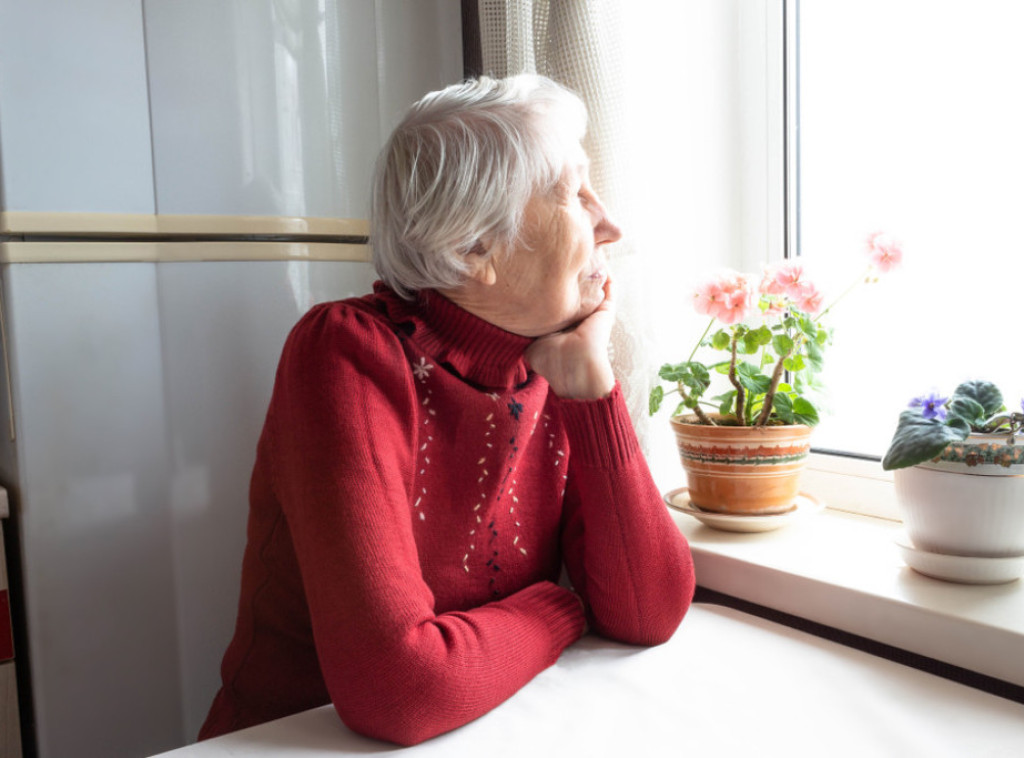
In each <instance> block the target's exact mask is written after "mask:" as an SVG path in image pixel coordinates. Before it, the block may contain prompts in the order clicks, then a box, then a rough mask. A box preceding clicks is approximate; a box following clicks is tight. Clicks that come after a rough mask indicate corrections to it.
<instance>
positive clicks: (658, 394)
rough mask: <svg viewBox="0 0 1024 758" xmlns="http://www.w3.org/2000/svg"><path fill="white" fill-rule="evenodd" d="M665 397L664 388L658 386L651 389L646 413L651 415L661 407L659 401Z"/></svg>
mask: <svg viewBox="0 0 1024 758" xmlns="http://www.w3.org/2000/svg"><path fill="white" fill-rule="evenodd" d="M664 399H665V390H664V388H663V387H661V386H658V387H654V388H653V389H651V396H650V398H649V399H648V401H647V412H648V415H650V416H653V415H654V414H655V413H657V412H658V409H659V408H661V401H662V400H664Z"/></svg>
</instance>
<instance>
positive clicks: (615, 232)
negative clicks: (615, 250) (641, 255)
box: [594, 200, 622, 245]
mask: <svg viewBox="0 0 1024 758" xmlns="http://www.w3.org/2000/svg"><path fill="white" fill-rule="evenodd" d="M620 239H622V229H620V228H619V225H618V224H616V223H615V222H614V221H612V218H611V216H609V215H608V209H607V208H605V207H604V203H602V202H601V201H600V200H598V201H597V223H595V224H594V244H597V245H607V244H609V243H612V242H618V241H619V240H620Z"/></svg>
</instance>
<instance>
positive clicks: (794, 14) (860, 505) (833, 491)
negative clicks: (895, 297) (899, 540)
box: [739, 0, 900, 521]
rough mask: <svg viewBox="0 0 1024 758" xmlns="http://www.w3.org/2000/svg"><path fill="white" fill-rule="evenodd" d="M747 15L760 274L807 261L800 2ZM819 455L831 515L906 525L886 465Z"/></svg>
mask: <svg viewBox="0 0 1024 758" xmlns="http://www.w3.org/2000/svg"><path fill="white" fill-rule="evenodd" d="M742 15H743V19H742V20H741V23H740V30H739V33H740V36H741V39H740V48H739V49H740V51H741V60H740V82H741V89H740V97H741V101H742V103H743V106H741V107H742V108H743V110H744V114H743V115H744V119H743V120H744V122H745V123H747V124H749V126H748V127H747V128H744V129H743V130H742V132H741V133H742V145H741V149H742V150H744V151H745V152H747V153H748V155H750V156H756V155H757V151H758V148H759V146H760V149H761V150H763V158H762V159H760V160H756V159H755V160H750V161H746V162H745V166H746V169H745V171H744V177H743V187H744V195H745V197H746V198H747V199H746V200H745V202H744V205H745V206H746V207H745V208H744V211H745V215H744V218H745V219H747V220H748V224H747V228H746V230H745V238H746V239H745V242H746V244H745V245H744V256H743V257H744V261H743V263H744V264H752V263H753V264H754V265H753V268H754V270H756V269H757V268H759V266H760V264H761V263H764V262H766V261H777V260H781V259H783V258H795V257H798V256H799V255H800V181H799V174H800V145H799V123H800V82H799V70H800V69H799V66H800V50H799V30H800V0H775V1H774V2H769V3H757V4H753V5H751V6H745V7H744V14H742ZM758 207H760V208H763V209H764V210H763V216H762V214H759V213H758V212H757V210H756V209H757V208H758ZM758 237H760V238H761V239H763V240H765V242H764V243H762V246H760V247H759V245H758V243H757V241H756V240H757V238H758ZM747 267H748V268H749V267H750V266H749V265H747ZM811 453H812V454H811V458H810V461H809V463H808V468H807V471H806V473H805V475H804V487H805V488H806V489H807V490H808V491H812V492H814V493H816V494H818V495H819V496H820V497H821V499H822V500H824V502H825V504H826V506H827V507H830V508H834V509H836V510H841V511H845V512H849V513H856V514H860V515H865V516H873V517H877V518H883V519H887V520H891V521H900V517H899V514H898V511H897V509H896V497H895V490H894V486H893V476H892V473H891V472H886V471H883V470H882V467H881V459H880V458H878V457H872V456H863V455H859V454H856V453H851V452H845V451H842V450H826V449H822V448H818V447H815V446H813V445H812V448H811Z"/></svg>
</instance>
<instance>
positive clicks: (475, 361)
mask: <svg viewBox="0 0 1024 758" xmlns="http://www.w3.org/2000/svg"><path fill="white" fill-rule="evenodd" d="M373 289H374V292H375V293H376V294H377V295H378V296H380V297H381V298H382V299H383V302H384V304H385V307H386V308H387V312H388V315H389V316H390V317H391V318H392V320H393V321H395V323H407V324H410V325H411V326H412V327H413V332H412V334H411V335H410V336H411V337H412V339H414V340H415V341H416V342H417V343H419V344H420V345H421V346H422V347H423V349H424V350H425V351H427V352H428V353H429V354H430V355H433V356H434V357H435V358H436V359H437V360H439V361H441V362H444V363H448V364H449V365H450V366H451V367H452V368H454V369H455V370H456V371H457V372H458V373H459V375H460V376H462V377H463V378H465V379H468V380H469V381H471V382H474V383H475V384H479V385H483V386H485V387H493V388H505V387H512V386H515V385H518V384H522V383H523V382H525V381H526V378H527V375H528V371H527V367H526V362H525V361H524V360H523V352H524V351H525V350H526V348H527V347H529V345H530V343H532V342H533V338H532V337H522V336H520V335H518V334H512V333H511V332H507V331H505V330H504V329H502V328H500V327H497V326H495V325H494V324H491V323H488V322H487V321H484V320H483V319H481V318H479V317H477V316H474V315H473V314H472V313H470V312H469V311H467V310H465V309H463V308H460V307H459V306H458V305H456V304H455V303H453V302H452V301H451V300H449V299H448V298H446V297H445V296H444V295H441V294H440V293H438V292H435V291H433V290H424V291H422V292H420V293H419V295H418V297H417V299H416V300H415V301H408V300H403V299H402V298H400V297H398V295H396V294H395V293H394V292H393V291H392V290H391V289H390V288H389V287H388V286H387V285H386V284H384V283H383V282H377V283H376V284H374V286H373Z"/></svg>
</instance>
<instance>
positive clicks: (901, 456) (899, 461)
mask: <svg viewBox="0 0 1024 758" xmlns="http://www.w3.org/2000/svg"><path fill="white" fill-rule="evenodd" d="M969 432H970V430H969V429H964V428H963V426H961V425H948V424H944V423H942V422H941V421H938V420H937V419H932V418H925V417H924V416H923V415H921V411H920V410H917V409H910V410H906V411H903V413H901V414H900V420H899V423H898V424H897V426H896V431H895V433H894V434H893V436H892V442H891V443H889V451H888V452H887V453H886V454H885V458H883V459H882V468H884V469H885V470H886V471H892V470H893V469H898V468H906V467H907V466H916V465H917V464H918V463H923V462H924V461H927V460H931V459H932V458H934V457H935V456H937V455H938V454H939V453H941V452H942V451H943V450H945V449H946V446H947V445H949V444H950V443H952V442H957V441H959V440H965V439H967V435H968V433H969Z"/></svg>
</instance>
